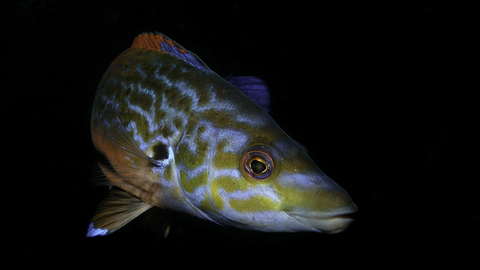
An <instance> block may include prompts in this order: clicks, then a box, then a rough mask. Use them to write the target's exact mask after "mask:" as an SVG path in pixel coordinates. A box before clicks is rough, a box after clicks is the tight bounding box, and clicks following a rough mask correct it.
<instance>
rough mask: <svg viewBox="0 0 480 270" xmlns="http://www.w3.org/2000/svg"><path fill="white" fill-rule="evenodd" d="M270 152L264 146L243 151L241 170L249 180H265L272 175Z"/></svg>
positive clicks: (272, 164)
mask: <svg viewBox="0 0 480 270" xmlns="http://www.w3.org/2000/svg"><path fill="white" fill-rule="evenodd" d="M270 153H271V150H270V149H269V148H268V147H265V146H260V145H258V146H252V147H250V148H248V149H247V151H245V154H244V155H243V159H242V169H243V171H244V173H245V174H246V175H248V176H249V177H250V178H251V179H253V180H257V181H265V180H267V179H268V178H269V177H270V176H271V175H272V173H273V170H274V168H275V164H274V162H273V158H272V156H273V155H272V154H270Z"/></svg>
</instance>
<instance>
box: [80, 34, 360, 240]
mask: <svg viewBox="0 0 480 270" xmlns="http://www.w3.org/2000/svg"><path fill="white" fill-rule="evenodd" d="M241 90H243V92H242V91H241ZM245 93H247V94H248V95H249V96H250V97H253V98H254V99H256V100H258V101H259V102H258V104H261V105H262V106H263V107H264V108H267V107H268V106H269V103H268V102H265V98H266V99H268V91H267V90H266V86H265V85H264V84H263V83H262V81H261V80H259V79H257V78H253V77H236V78H230V79H229V80H225V79H223V78H221V77H220V76H219V75H217V74H216V73H215V72H213V71H212V70H211V69H210V68H208V67H207V66H206V65H205V63H204V62H203V61H202V60H201V59H200V58H198V57H197V55H195V54H194V53H192V52H190V51H188V50H186V49H185V48H184V47H182V46H181V45H180V44H178V43H176V42H175V41H173V40H171V39H169V38H168V37H167V36H165V35H163V34H161V33H144V34H141V35H139V36H138V37H137V38H135V40H134V41H133V45H132V46H131V47H130V48H129V49H127V50H126V51H125V52H123V53H122V54H121V55H120V56H118V57H117V58H116V59H115V60H114V61H113V63H112V64H111V65H110V67H109V68H108V70H107V71H106V73H105V74H104V76H103V78H102V80H101V82H100V85H99V87H98V90H97V94H96V96H95V101H94V104H93V110H92V120H91V129H92V140H93V144H94V146H95V148H96V150H97V151H98V153H99V154H100V157H101V158H99V167H100V168H101V171H102V172H103V174H104V177H103V178H100V180H98V182H99V183H100V184H104V185H108V186H111V187H114V188H112V189H111V190H110V193H109V195H108V196H107V198H106V199H105V200H104V201H103V202H101V203H100V205H99V207H98V210H97V213H96V214H95V216H94V217H93V219H92V222H91V223H90V225H89V228H88V233H87V236H96V235H106V234H109V233H112V232H114V231H116V230H118V229H119V228H121V227H122V226H123V225H125V224H126V223H128V222H129V221H131V220H132V219H134V218H135V217H137V216H139V215H140V214H142V213H144V212H145V211H147V210H148V209H150V208H152V207H158V208H161V209H170V210H174V211H180V212H185V213H188V214H190V215H193V216H196V217H199V218H203V219H205V220H208V221H211V222H214V223H217V224H221V225H231V226H235V227H238V228H243V229H250V230H259V231H267V232H296V231H312V232H326V233H336V232H340V231H342V230H344V229H345V228H346V227H347V226H348V225H349V224H350V223H351V222H352V219H351V218H350V217H349V214H351V213H353V212H355V211H356V210H357V207H356V206H355V204H354V203H353V202H352V200H351V198H350V196H349V195H348V194H347V192H345V190H343V189H342V188H341V187H340V186H339V185H337V184H336V183H335V182H334V181H333V180H332V179H330V178H329V177H328V176H327V175H325V174H324V173H323V172H322V171H321V170H320V169H319V168H318V167H317V166H316V165H315V163H314V162H313V161H312V160H311V158H310V157H309V156H308V154H307V153H306V151H305V150H304V149H305V148H304V147H303V146H302V145H299V144H298V143H297V142H296V141H294V140H293V139H291V138H290V137H289V136H288V135H287V134H285V133H284V132H283V130H282V129H280V127H279V126H278V125H277V124H276V123H275V121H274V120H273V119H272V118H271V117H270V115H269V114H268V113H267V112H266V111H265V110H264V109H263V108H262V107H261V106H260V105H258V104H257V102H255V101H253V100H252V99H251V98H250V97H249V96H247V94H245Z"/></svg>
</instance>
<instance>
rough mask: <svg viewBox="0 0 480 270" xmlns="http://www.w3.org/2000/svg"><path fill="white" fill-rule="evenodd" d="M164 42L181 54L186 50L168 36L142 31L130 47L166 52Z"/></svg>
mask: <svg viewBox="0 0 480 270" xmlns="http://www.w3.org/2000/svg"><path fill="white" fill-rule="evenodd" d="M165 43H166V44H168V45H169V46H170V47H173V48H175V49H176V50H178V51H179V52H181V53H183V54H187V53H188V51H187V50H186V49H185V48H184V47H183V46H182V45H180V44H178V43H177V42H175V41H173V40H171V39H170V38H169V37H167V36H165V35H164V34H162V33H158V32H155V33H142V34H140V35H138V36H137V37H136V38H135V39H134V40H133V44H132V48H143V49H148V50H153V51H158V52H163V53H168V51H167V50H166V48H165Z"/></svg>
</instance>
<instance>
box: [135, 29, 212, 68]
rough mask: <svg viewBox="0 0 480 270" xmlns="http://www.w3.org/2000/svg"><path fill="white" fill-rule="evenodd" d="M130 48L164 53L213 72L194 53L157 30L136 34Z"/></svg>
mask: <svg viewBox="0 0 480 270" xmlns="http://www.w3.org/2000/svg"><path fill="white" fill-rule="evenodd" d="M132 48H143V49H147V50H153V51H157V52H161V53H166V54H169V55H171V56H174V57H176V58H178V59H181V60H183V61H185V62H186V63H188V64H190V65H192V66H194V67H196V68H199V69H201V70H203V71H206V72H213V71H212V70H211V69H210V68H209V67H207V65H206V64H205V63H204V62H203V61H202V59H200V58H199V57H198V56H197V55H196V54H194V53H192V52H191V51H189V50H187V49H185V48H184V47H183V46H182V45H180V44H178V43H177V42H175V41H173V40H171V39H170V38H169V37H167V36H166V35H164V34H162V33H159V32H155V33H143V34H140V35H138V36H137V37H136V38H135V40H133V44H132Z"/></svg>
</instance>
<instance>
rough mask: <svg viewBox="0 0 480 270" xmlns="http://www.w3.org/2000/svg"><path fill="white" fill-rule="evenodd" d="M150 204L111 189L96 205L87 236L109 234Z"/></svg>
mask: <svg viewBox="0 0 480 270" xmlns="http://www.w3.org/2000/svg"><path fill="white" fill-rule="evenodd" d="M151 207H152V206H151V205H149V204H147V203H145V202H144V201H142V200H140V199H139V198H137V197H135V196H133V195H131V194H129V193H127V192H125V191H123V190H119V189H112V190H111V191H110V193H109V194H108V196H107V198H105V199H104V200H103V201H102V202H101V203H100V204H99V206H98V209H97V213H96V214H95V216H94V217H93V219H92V222H91V223H90V225H89V227H88V231H87V237H94V236H98V235H107V234H110V233H112V232H114V231H116V230H118V229H120V228H121V227H123V226H124V225H125V224H127V223H128V222H130V221H131V220H133V219H134V218H136V217H137V216H139V215H141V214H142V213H143V212H145V211H147V210H148V209H150V208H151Z"/></svg>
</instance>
